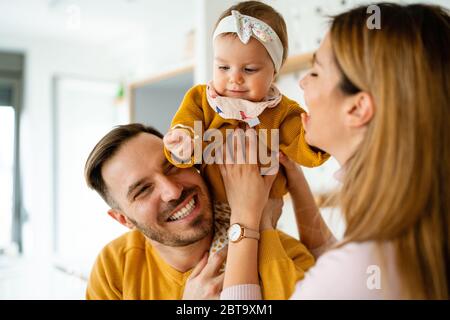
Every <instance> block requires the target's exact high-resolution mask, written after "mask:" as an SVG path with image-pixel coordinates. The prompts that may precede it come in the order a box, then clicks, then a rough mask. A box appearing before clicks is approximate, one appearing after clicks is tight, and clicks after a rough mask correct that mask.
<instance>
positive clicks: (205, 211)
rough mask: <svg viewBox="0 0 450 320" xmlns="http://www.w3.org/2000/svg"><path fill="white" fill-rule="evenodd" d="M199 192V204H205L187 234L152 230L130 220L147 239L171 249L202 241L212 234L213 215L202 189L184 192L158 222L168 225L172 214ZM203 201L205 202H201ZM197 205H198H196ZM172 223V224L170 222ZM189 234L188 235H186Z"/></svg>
mask: <svg viewBox="0 0 450 320" xmlns="http://www.w3.org/2000/svg"><path fill="white" fill-rule="evenodd" d="M196 191H197V200H196V201H197V202H203V207H202V212H200V213H199V215H198V216H197V217H196V218H195V219H194V220H192V221H191V222H190V224H189V225H190V227H191V228H190V229H189V230H187V231H185V234H181V232H179V233H174V232H171V231H167V230H164V229H163V228H152V227H151V226H148V225H145V224H141V223H139V222H137V221H135V220H133V219H131V218H128V219H129V220H130V221H131V222H132V223H133V224H134V226H135V227H136V228H137V229H138V230H139V231H141V232H142V233H143V234H144V235H145V236H146V237H147V238H149V239H151V240H154V241H156V242H159V243H161V244H163V245H166V246H170V247H183V246H187V245H190V244H192V243H195V242H197V241H200V240H201V239H203V238H205V237H206V236H208V235H210V234H212V228H213V220H212V219H213V215H212V213H211V202H210V200H209V197H208V196H207V195H204V194H203V193H202V191H201V190H200V188H198V187H195V188H191V189H188V190H183V192H182V194H181V196H180V198H179V199H177V200H173V201H170V202H169V203H167V208H166V209H165V210H163V211H162V212H160V213H159V214H158V219H157V220H158V222H160V223H166V222H167V219H168V217H169V215H170V213H171V212H172V211H173V210H174V209H175V208H176V207H177V206H178V205H179V204H180V203H182V202H183V201H184V200H185V199H186V198H187V197H188V196H190V195H191V194H192V193H194V192H196ZM201 200H203V201H201ZM196 205H197V204H196ZM169 223H170V222H169ZM186 233H188V234H186Z"/></svg>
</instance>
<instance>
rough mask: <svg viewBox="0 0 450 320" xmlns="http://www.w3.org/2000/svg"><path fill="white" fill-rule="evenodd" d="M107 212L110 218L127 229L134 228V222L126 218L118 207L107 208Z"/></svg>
mask: <svg viewBox="0 0 450 320" xmlns="http://www.w3.org/2000/svg"><path fill="white" fill-rule="evenodd" d="M108 214H109V216H110V217H111V218H113V219H114V220H116V221H118V222H119V223H120V224H121V225H123V226H125V227H127V228H128V229H133V228H134V224H133V223H132V222H131V221H130V220H129V219H128V217H127V216H126V215H124V214H123V213H122V211H120V210H118V209H109V210H108Z"/></svg>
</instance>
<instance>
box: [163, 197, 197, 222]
mask: <svg viewBox="0 0 450 320" xmlns="http://www.w3.org/2000/svg"><path fill="white" fill-rule="evenodd" d="M194 208H195V200H194V198H192V199H191V201H189V202H188V203H187V204H186V205H185V206H184V207H183V208H181V209H180V210H178V211H177V212H175V213H174V214H173V215H171V216H170V217H169V219H168V220H169V221H177V220H180V219H183V218H184V217H186V216H188V215H189V214H190V213H191V212H192V211H193V210H194Z"/></svg>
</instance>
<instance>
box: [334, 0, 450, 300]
mask: <svg viewBox="0 0 450 320" xmlns="http://www.w3.org/2000/svg"><path fill="white" fill-rule="evenodd" d="M377 5H378V7H379V8H380V13H381V16H380V18H381V28H380V29H369V28H368V26H367V19H368V18H369V16H370V14H367V11H366V10H367V7H359V8H356V9H353V10H351V11H349V12H346V13H343V14H340V15H338V16H335V17H334V18H333V20H332V26H331V32H330V34H331V42H332V48H333V53H334V56H335V60H336V63H337V66H338V67H339V68H340V70H341V71H342V75H343V76H342V81H341V83H340V87H341V90H343V91H344V92H347V93H349V94H352V93H354V91H355V90H354V89H355V88H357V90H361V91H364V92H367V93H369V94H370V95H371V96H372V98H373V101H374V104H375V113H374V117H373V119H372V121H371V122H370V124H369V125H368V129H367V132H366V135H365V137H364V140H363V141H362V143H361V146H360V147H359V148H358V150H357V151H356V152H355V154H354V155H353V157H352V158H351V160H350V162H349V164H348V166H347V171H346V176H345V178H344V182H343V186H342V192H341V194H340V202H341V206H342V211H343V214H344V217H345V219H346V223H347V230H346V233H345V236H344V243H347V242H349V241H357V242H359V241H368V240H373V241H376V242H377V243H379V244H381V243H384V242H385V241H388V242H391V243H392V244H393V245H394V248H395V255H396V256H395V257H396V263H397V268H398V271H399V275H400V277H401V283H402V284H403V292H404V295H405V298H419V299H422V298H424V299H449V289H450V285H449V280H450V272H449V267H450V266H449V265H450V262H449V259H450V258H449V257H450V252H449V250H450V241H449V223H450V219H449V215H450V98H449V95H450V18H449V12H448V11H447V10H446V9H444V8H441V7H438V6H430V5H420V4H415V5H406V6H405V5H398V4H388V3H379V4H377Z"/></svg>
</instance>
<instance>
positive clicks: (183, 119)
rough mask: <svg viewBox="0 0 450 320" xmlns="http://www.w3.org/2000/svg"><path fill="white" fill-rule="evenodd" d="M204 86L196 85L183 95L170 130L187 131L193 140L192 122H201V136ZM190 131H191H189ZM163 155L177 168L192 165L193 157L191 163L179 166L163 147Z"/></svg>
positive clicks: (203, 125) (203, 116)
mask: <svg viewBox="0 0 450 320" xmlns="http://www.w3.org/2000/svg"><path fill="white" fill-rule="evenodd" d="M204 90H205V86H204V85H197V86H194V87H192V88H191V89H189V91H188V92H187V93H186V94H185V96H184V98H183V101H182V102H181V105H180V107H179V108H178V111H177V112H176V113H175V116H174V117H173V119H172V123H171V125H170V129H173V128H175V127H179V128H184V129H188V128H190V129H188V131H190V133H191V137H192V138H194V122H195V121H201V122H202V132H201V136H203V131H204V127H205V123H204V120H205V115H204V109H203V101H202V100H203V97H202V96H203V95H204ZM191 129H192V130H191ZM164 154H165V156H166V158H167V160H168V161H169V162H170V163H172V164H173V165H175V166H177V167H179V168H187V167H192V166H193V165H194V156H192V157H191V161H190V162H188V163H182V164H180V163H179V162H178V161H175V160H174V159H173V158H172V154H171V152H170V151H169V150H168V149H167V148H166V147H164Z"/></svg>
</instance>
